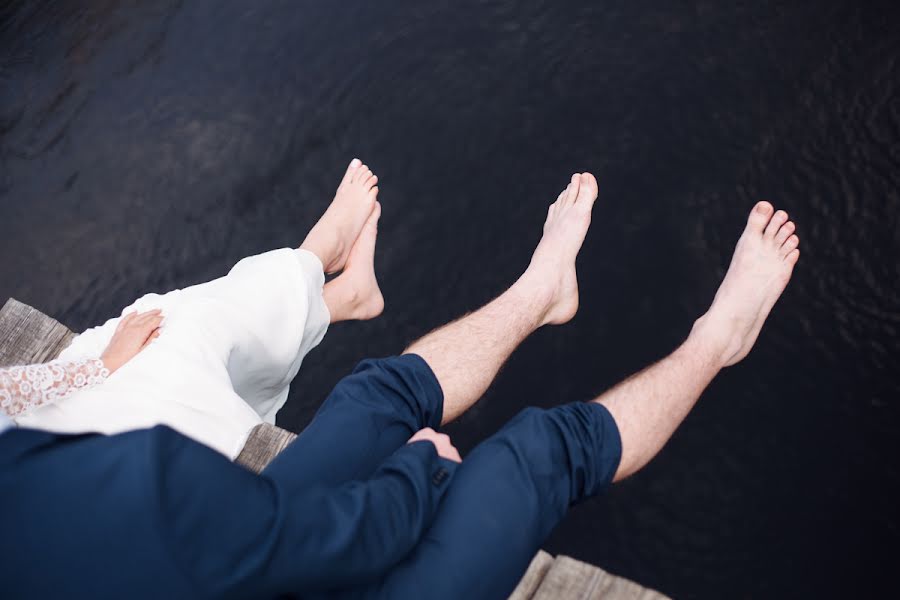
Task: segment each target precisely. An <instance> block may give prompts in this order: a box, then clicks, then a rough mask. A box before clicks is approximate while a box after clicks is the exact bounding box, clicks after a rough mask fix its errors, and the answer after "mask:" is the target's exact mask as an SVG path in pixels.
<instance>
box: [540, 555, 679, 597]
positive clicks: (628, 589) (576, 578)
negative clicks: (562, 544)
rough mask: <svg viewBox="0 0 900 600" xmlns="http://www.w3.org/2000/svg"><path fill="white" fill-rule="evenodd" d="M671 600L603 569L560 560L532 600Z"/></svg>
mask: <svg viewBox="0 0 900 600" xmlns="http://www.w3.org/2000/svg"><path fill="white" fill-rule="evenodd" d="M559 598H566V599H573V600H601V599H604V600H608V599H614V600H668V597H667V596H664V595H662V594H660V593H659V592H657V591H655V590H651V589H647V588H645V587H643V586H641V585H639V584H637V583H635V582H633V581H629V580H628V579H625V578H623V577H617V576H615V575H611V574H609V573H607V572H606V571H604V570H603V569H601V568H599V567H595V566H594V565H590V564H588V563H584V562H581V561H579V560H575V559H574V558H570V557H568V556H558V557H556V560H554V561H553V565H551V567H550V569H549V570H548V571H547V574H546V575H545V576H544V579H543V581H541V585H540V587H538V589H537V592H535V594H534V596H533V597H532V600H558V599H559Z"/></svg>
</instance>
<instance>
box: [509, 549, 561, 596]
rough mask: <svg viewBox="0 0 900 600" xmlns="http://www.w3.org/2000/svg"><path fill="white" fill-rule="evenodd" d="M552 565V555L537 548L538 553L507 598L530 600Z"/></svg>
mask: <svg viewBox="0 0 900 600" xmlns="http://www.w3.org/2000/svg"><path fill="white" fill-rule="evenodd" d="M552 565H553V556H552V555H551V554H549V553H547V552H544V551H543V550H538V553H537V554H535V555H534V558H532V559H531V564H530V565H528V570H527V571H525V575H524V576H523V577H522V579H520V580H519V585H517V586H516V589H514V590H513V593H512V594H511V595H510V596H509V600H532V598H533V597H534V593H535V592H536V591H537V589H538V587H540V585H541V581H543V579H544V577H545V576H546V575H547V571H549V570H550V567H551V566H552Z"/></svg>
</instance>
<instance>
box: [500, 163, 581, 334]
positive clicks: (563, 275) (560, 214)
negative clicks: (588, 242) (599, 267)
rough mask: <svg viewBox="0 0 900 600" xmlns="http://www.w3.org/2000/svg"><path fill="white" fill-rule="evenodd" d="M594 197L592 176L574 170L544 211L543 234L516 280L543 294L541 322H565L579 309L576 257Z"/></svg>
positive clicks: (534, 291)
mask: <svg viewBox="0 0 900 600" xmlns="http://www.w3.org/2000/svg"><path fill="white" fill-rule="evenodd" d="M596 199H597V180H596V179H595V178H594V176H593V175H591V174H590V173H581V174H579V173H576V174H574V175H572V180H571V182H570V183H569V185H568V187H567V188H566V189H564V190H563V191H562V193H561V194H560V195H559V197H558V198H557V199H556V202H554V203H553V204H551V205H550V209H549V210H548V211H547V220H546V221H545V222H544V236H543V237H542V238H541V241H540V243H538V246H537V248H536V249H535V251H534V255H533V256H532V257H531V264H530V265H529V266H528V269H527V270H526V271H525V273H524V274H523V275H522V277H521V278H520V279H519V281H518V282H517V285H518V286H520V288H523V289H525V290H526V291H527V292H528V293H529V294H538V295H541V294H543V296H544V297H545V298H546V302H547V310H546V312H545V313H544V318H543V321H542V322H541V324H542V325H547V324H552V325H560V324H562V323H566V322H568V321H569V320H571V319H572V317H574V316H575V313H576V312H577V311H578V277H577V275H576V274H575V258H576V257H577V256H578V251H579V250H580V249H581V244H582V243H583V242H584V236H585V235H586V234H587V230H588V227H589V226H590V224H591V210H592V209H593V207H594V201H595V200H596Z"/></svg>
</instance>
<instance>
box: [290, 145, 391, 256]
mask: <svg viewBox="0 0 900 600" xmlns="http://www.w3.org/2000/svg"><path fill="white" fill-rule="evenodd" d="M377 183H378V177H376V176H375V175H374V174H373V173H372V171H371V170H369V167H367V166H366V165H364V164H362V162H360V160H359V159H358V158H354V159H353V161H352V162H351V163H350V166H349V167H347V172H346V173H345V174H344V179H343V180H342V181H341V183H340V185H339V186H338V189H337V193H335V195H334V200H333V201H332V202H331V204H330V205H329V206H328V209H327V210H326V211H325V214H324V215H322V218H321V219H319V222H318V223H316V224H315V226H314V227H313V228H312V230H311V231H310V232H309V235H307V236H306V239H305V240H304V241H303V244H301V246H300V248H301V249H303V250H309V251H310V252H312V253H313V254H315V255H316V256H318V257H319V260H321V261H322V266H323V267H324V268H325V272H326V273H337V272H338V271H340V270H341V269H343V268H344V265H345V264H346V262H347V256H348V255H349V254H350V249H351V248H352V247H353V244H354V242H355V241H356V238H358V237H359V232H360V230H361V229H362V227H363V224H364V223H365V222H366V219H368V218H369V215H371V214H372V210H373V209H374V208H375V198H376V197H377V196H378V187H377V185H376V184H377Z"/></svg>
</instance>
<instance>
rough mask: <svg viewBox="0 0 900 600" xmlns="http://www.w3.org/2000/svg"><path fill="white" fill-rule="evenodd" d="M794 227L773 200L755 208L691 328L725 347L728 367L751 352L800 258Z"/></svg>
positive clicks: (722, 351) (722, 354) (722, 353)
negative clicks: (713, 292)
mask: <svg viewBox="0 0 900 600" xmlns="http://www.w3.org/2000/svg"><path fill="white" fill-rule="evenodd" d="M773 213H774V214H773ZM794 230H795V226H794V223H793V222H792V221H789V220H788V215H787V213H786V212H784V211H783V210H779V211H777V212H775V209H774V208H773V207H772V205H771V204H769V203H768V202H759V203H758V204H757V205H756V206H754V207H753V210H752V211H751V212H750V217H749V218H748V219H747V227H746V229H744V233H743V234H742V235H741V238H740V239H739V240H738V243H737V247H736V248H735V250H734V256H733V257H732V259H731V266H729V267H728V273H726V275H725V279H724V280H723V281H722V285H721V286H719V291H718V292H716V297H715V299H714V300H713V303H712V306H711V307H710V308H709V311H707V313H706V314H705V315H703V316H702V317H700V318H699V319H698V320H697V322H696V323H695V324H694V329H693V331H692V332H691V335H692V336H693V335H701V336H703V337H704V339H706V340H708V341H710V342H711V343H712V344H714V346H715V347H716V348H718V349H719V350H717V352H720V354H719V356H720V357H721V360H722V365H723V366H726V367H727V366H730V365H733V364H735V363H736V362H738V361H740V360H741V359H743V358H744V357H745V356H747V354H748V353H749V352H750V349H751V348H752V347H753V344H754V342H756V338H757V336H759V332H760V330H761V329H762V326H763V323H764V322H765V320H766V317H768V316H769V312H770V311H771V310H772V307H773V306H775V302H776V301H777V300H778V298H779V297H780V296H781V293H782V292H783V291H784V288H785V287H786V286H787V283H788V281H789V280H790V278H791V273H792V272H793V270H794V265H796V264H797V260H798V259H799V258H800V250H798V249H797V246H798V244H799V243H800V239H799V238H798V237H797V236H796V235H795V234H794Z"/></svg>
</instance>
